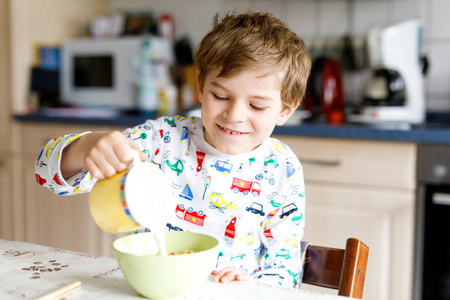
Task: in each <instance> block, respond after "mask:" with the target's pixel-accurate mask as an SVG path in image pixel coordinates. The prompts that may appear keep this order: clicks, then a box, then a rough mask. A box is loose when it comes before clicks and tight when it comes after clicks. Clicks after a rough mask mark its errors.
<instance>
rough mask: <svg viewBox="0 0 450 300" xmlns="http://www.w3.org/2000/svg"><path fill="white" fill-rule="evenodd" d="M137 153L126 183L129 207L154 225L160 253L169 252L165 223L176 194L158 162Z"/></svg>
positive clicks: (147, 224)
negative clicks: (145, 160) (170, 204)
mask: <svg viewBox="0 0 450 300" xmlns="http://www.w3.org/2000/svg"><path fill="white" fill-rule="evenodd" d="M136 155H137V157H136ZM133 157H134V166H133V167H132V171H130V172H129V174H128V177H127V184H126V187H125V195H126V199H127V202H128V207H129V209H130V212H131V214H132V215H133V217H134V218H135V220H136V221H137V222H138V223H139V224H141V225H142V226H144V227H147V228H148V229H150V231H151V232H152V233H153V235H154V236H155V239H156V241H157V243H158V244H159V250H160V251H159V252H160V254H161V255H162V256H166V255H167V250H166V239H165V231H166V230H165V227H166V222H167V216H168V208H169V203H170V199H171V197H172V193H171V191H170V184H169V180H168V179H167V177H166V175H165V174H164V173H163V172H162V171H161V170H160V169H159V168H158V166H157V165H154V164H150V163H146V162H141V160H140V159H139V154H138V153H137V152H136V151H133Z"/></svg>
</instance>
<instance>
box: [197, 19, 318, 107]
mask: <svg viewBox="0 0 450 300" xmlns="http://www.w3.org/2000/svg"><path fill="white" fill-rule="evenodd" d="M195 63H196V67H197V69H198V70H199V73H200V74H199V84H200V86H202V87H203V86H204V83H205V79H206V77H207V75H208V73H209V72H210V71H211V70H213V69H216V68H221V71H220V73H219V75H218V76H220V77H230V76H233V75H236V74H238V73H239V72H241V71H243V70H245V69H249V68H258V69H260V68H264V69H266V70H267V73H266V75H269V74H281V78H280V79H281V99H282V102H283V104H284V105H285V107H294V106H295V105H296V104H297V103H300V101H301V100H302V98H303V96H304V95H305V91H306V84H307V81H308V77H309V73H310V69H311V60H310V58H309V55H308V53H307V51H306V47H305V45H304V43H303V40H302V39H301V38H300V37H299V36H298V35H297V34H295V33H294V32H292V31H291V30H290V29H289V28H288V27H287V26H286V25H285V24H284V23H283V22H282V21H281V20H279V19H277V18H275V17H274V16H272V15H271V14H270V13H262V12H253V11H249V12H247V13H244V14H239V15H226V16H225V17H224V18H223V19H222V21H221V22H220V23H219V22H218V15H216V16H215V18H214V27H213V29H212V30H211V32H209V33H208V34H207V35H206V36H205V37H204V38H203V40H202V41H201V42H200V44H199V46H198V47H197V51H196V53H195Z"/></svg>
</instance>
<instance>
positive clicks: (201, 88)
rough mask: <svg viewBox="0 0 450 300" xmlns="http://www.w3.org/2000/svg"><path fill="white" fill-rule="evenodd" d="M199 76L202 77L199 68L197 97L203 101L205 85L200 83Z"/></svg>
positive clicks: (196, 79) (197, 73) (197, 72)
mask: <svg viewBox="0 0 450 300" xmlns="http://www.w3.org/2000/svg"><path fill="white" fill-rule="evenodd" d="M199 77H200V71H199V70H197V71H196V72H195V81H196V83H197V84H196V85H197V99H198V101H199V102H200V103H202V101H203V87H202V86H201V85H200V80H199Z"/></svg>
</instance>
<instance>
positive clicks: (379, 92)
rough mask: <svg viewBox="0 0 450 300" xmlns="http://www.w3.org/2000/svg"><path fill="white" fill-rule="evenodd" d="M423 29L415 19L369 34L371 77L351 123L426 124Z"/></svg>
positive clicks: (382, 27) (377, 29) (373, 28)
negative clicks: (422, 58)
mask: <svg viewBox="0 0 450 300" xmlns="http://www.w3.org/2000/svg"><path fill="white" fill-rule="evenodd" d="M422 30H423V27H422V24H421V22H420V21H419V20H415V19H414V20H407V21H404V22H401V23H398V24H395V25H390V26H376V27H372V28H371V29H370V30H369V31H368V34H367V50H368V58H369V65H370V68H371V74H370V77H369V80H368V82H367V85H366V89H365V92H364V96H363V101H362V107H361V111H360V113H359V114H358V115H352V116H350V117H349V119H350V120H351V121H354V122H360V123H409V124H419V123H423V122H424V121H425V92H424V83H423V81H424V79H423V74H422V66H421V45H422Z"/></svg>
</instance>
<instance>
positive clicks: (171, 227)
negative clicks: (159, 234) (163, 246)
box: [166, 223, 184, 231]
mask: <svg viewBox="0 0 450 300" xmlns="http://www.w3.org/2000/svg"><path fill="white" fill-rule="evenodd" d="M166 226H167V228H168V229H169V231H184V230H183V229H181V228H180V227H178V226H174V225H172V224H170V223H167V224H166Z"/></svg>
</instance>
